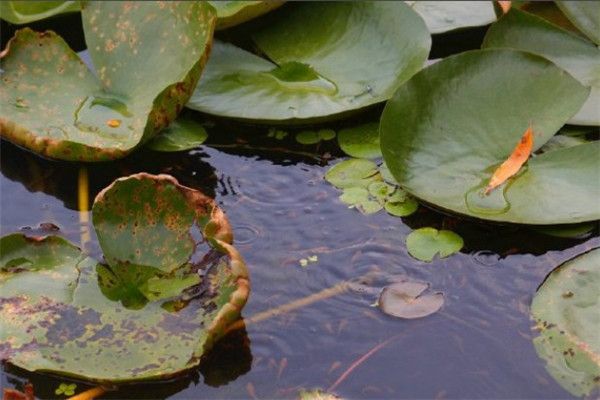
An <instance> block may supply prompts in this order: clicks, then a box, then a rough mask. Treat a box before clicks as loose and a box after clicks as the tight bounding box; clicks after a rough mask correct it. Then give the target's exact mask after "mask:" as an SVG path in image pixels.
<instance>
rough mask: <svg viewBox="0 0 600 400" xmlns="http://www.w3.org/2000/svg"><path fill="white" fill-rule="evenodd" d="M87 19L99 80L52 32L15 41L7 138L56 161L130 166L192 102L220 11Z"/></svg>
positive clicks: (110, 11) (136, 9) (3, 97)
mask: <svg viewBox="0 0 600 400" xmlns="http://www.w3.org/2000/svg"><path fill="white" fill-rule="evenodd" d="M82 18H83V26H84V31H85V35H86V43H87V45H88V49H89V54H90V56H91V58H92V60H93V63H94V67H95V70H96V71H97V74H98V77H96V76H95V75H94V74H93V73H92V72H91V71H89V70H88V69H87V68H86V67H85V65H84V64H83V63H82V62H81V60H80V59H79V57H77V55H76V54H75V53H74V52H73V51H72V50H71V49H69V48H68V46H67V45H66V43H65V42H64V41H63V40H62V39H61V38H60V37H59V36H57V35H56V34H54V33H53V32H44V33H38V32H34V31H32V30H30V29H28V28H26V29H23V30H20V31H18V32H17V34H16V35H15V37H14V38H13V39H11V41H10V42H9V45H8V51H7V54H6V56H5V57H4V58H3V59H2V64H1V67H2V69H3V70H4V73H3V74H2V79H0V88H1V90H0V110H1V111H0V134H1V135H2V137H3V138H5V139H7V140H9V141H11V142H13V143H15V144H17V145H19V146H22V147H25V148H27V149H29V150H31V151H34V152H37V153H39V154H41V155H44V156H47V157H52V158H59V159H65V160H80V161H99V160H107V159H115V158H119V157H123V156H124V155H126V154H127V153H129V152H131V151H132V150H133V149H134V148H135V147H136V146H138V145H139V144H140V143H143V142H145V141H147V140H148V139H150V138H151V137H152V136H153V135H154V134H155V133H156V132H158V131H160V130H162V129H164V128H165V127H166V126H168V125H169V123H170V122H171V121H173V120H174V119H175V117H176V116H177V114H178V113H179V111H180V110H181V108H182V107H183V105H184V104H185V103H186V102H187V100H188V98H189V96H190V95H191V92H192V90H193V89H194V87H195V86H196V82H197V80H198V78H199V76H200V72H201V71H202V68H203V65H204V63H205V60H206V57H207V50H208V47H209V44H210V40H211V37H212V30H213V26H214V23H215V19H216V17H215V15H214V10H213V9H212V7H210V6H209V5H208V4H205V3H200V2H180V3H174V2H140V3H129V2H87V3H85V6H84V7H83V10H82ZM50 60H52V62H49V61H50Z"/></svg>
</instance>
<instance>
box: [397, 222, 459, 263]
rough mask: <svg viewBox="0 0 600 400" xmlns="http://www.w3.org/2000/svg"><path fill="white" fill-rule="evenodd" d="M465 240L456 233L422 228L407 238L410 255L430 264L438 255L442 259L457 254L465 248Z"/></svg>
mask: <svg viewBox="0 0 600 400" xmlns="http://www.w3.org/2000/svg"><path fill="white" fill-rule="evenodd" d="M463 244H464V243H463V240H462V238H461V237H460V236H458V235H457V234H456V233H454V232H452V231H448V230H439V231H438V230H437V229H435V228H429V227H428V228H420V229H416V230H414V231H412V232H411V233H409V234H408V236H407V237H406V248H407V250H408V254H410V255H411V256H413V257H414V258H416V259H417V260H421V261H426V262H430V261H432V260H433V258H434V257H435V256H436V255H439V257H440V258H444V257H448V256H449V255H452V254H454V253H457V252H458V251H460V249H462V247H463Z"/></svg>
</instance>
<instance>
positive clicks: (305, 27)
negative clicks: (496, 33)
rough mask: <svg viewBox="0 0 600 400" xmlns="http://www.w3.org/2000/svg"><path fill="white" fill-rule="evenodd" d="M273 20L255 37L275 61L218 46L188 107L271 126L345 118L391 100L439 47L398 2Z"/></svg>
mask: <svg viewBox="0 0 600 400" xmlns="http://www.w3.org/2000/svg"><path fill="white" fill-rule="evenodd" d="M284 11H285V12H284ZM271 16H273V18H272V19H269V22H268V23H265V24H264V25H262V26H261V27H259V28H258V30H257V31H255V32H254V34H253V39H254V41H255V43H256V45H257V47H258V49H259V50H260V54H265V55H266V57H268V59H267V58H262V57H259V56H257V55H254V54H252V53H249V52H247V51H245V50H242V49H240V48H238V47H235V46H233V45H231V44H227V43H223V42H219V41H215V43H214V47H213V50H212V53H211V56H210V60H209V62H208V65H207V67H206V70H205V72H204V74H203V76H202V79H201V81H200V83H199V85H198V89H197V90H196V92H195V93H194V95H193V96H192V98H191V99H190V102H189V103H188V107H190V108H193V109H196V110H199V111H203V112H206V113H209V114H215V115H219V116H225V117H232V118H239V119H244V120H251V121H257V122H265V123H270V122H287V123H289V122H302V123H305V122H314V121H315V120H322V119H331V118H336V117H341V116H343V115H345V113H347V112H349V111H352V110H358V109H361V108H364V107H366V106H369V105H372V104H376V103H380V102H383V101H385V100H387V99H388V98H389V97H390V96H391V95H392V93H393V92H394V90H395V89H396V88H397V87H398V86H400V85H401V84H402V83H403V82H404V81H406V80H407V79H408V78H409V77H410V76H412V75H413V74H414V73H415V72H417V71H418V70H419V69H420V68H421V67H422V66H423V63H424V62H425V60H426V59H427V55H428V53H429V48H430V46H431V38H430V35H429V33H428V32H427V28H426V26H425V24H424V23H423V21H422V20H421V19H420V18H418V17H417V16H416V14H415V13H414V12H413V11H412V10H411V9H410V8H409V7H407V6H406V5H405V4H402V3H398V2H298V3H295V4H292V5H289V6H288V7H286V8H285V10H283V9H282V10H280V11H277V12H275V13H272V14H271V15H269V16H268V17H267V18H270V17H271ZM398 49H402V51H398Z"/></svg>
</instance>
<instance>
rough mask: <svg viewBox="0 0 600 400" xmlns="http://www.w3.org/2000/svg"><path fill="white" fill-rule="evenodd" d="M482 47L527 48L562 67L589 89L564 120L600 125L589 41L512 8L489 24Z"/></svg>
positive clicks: (597, 77) (599, 53)
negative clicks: (570, 115) (578, 104)
mask: <svg viewBox="0 0 600 400" xmlns="http://www.w3.org/2000/svg"><path fill="white" fill-rule="evenodd" d="M598 13H600V9H599V10H598ZM483 47H484V48H494V47H510V48H514V49H518V50H524V51H528V52H531V53H535V54H539V55H541V56H543V57H545V58H547V59H549V60H550V61H552V62H553V63H555V64H556V65H558V66H559V67H561V68H564V69H565V70H566V71H567V72H569V73H570V74H571V75H573V76H574V77H575V78H576V79H577V80H579V82H581V83H583V84H584V85H585V86H589V87H591V89H592V91H591V93H590V96H589V98H588V100H587V101H586V102H585V104H584V105H583V106H582V107H581V109H580V110H579V112H578V113H577V114H575V115H574V116H573V117H572V118H571V119H569V121H568V123H570V124H577V125H600V112H598V110H600V49H598V47H597V46H595V45H594V44H593V43H591V42H590V41H588V40H585V39H583V38H581V37H580V36H578V35H576V34H574V33H571V32H568V31H566V30H563V29H562V28H559V27H558V26H555V25H553V24H551V23H550V22H547V21H545V20H543V19H542V18H539V17H537V16H535V15H532V14H528V13H525V12H523V11H519V10H516V9H514V10H511V11H510V12H509V13H508V14H506V15H505V16H503V17H502V18H500V19H499V20H498V22H496V23H495V24H493V25H492V26H491V27H490V29H489V30H488V32H487V34H486V36H485V40H484V42H483Z"/></svg>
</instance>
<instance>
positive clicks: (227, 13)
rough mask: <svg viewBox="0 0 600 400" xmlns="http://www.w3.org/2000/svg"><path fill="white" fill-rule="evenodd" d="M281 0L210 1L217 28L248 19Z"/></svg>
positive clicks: (265, 11) (271, 8)
mask: <svg viewBox="0 0 600 400" xmlns="http://www.w3.org/2000/svg"><path fill="white" fill-rule="evenodd" d="M283 3H284V2H283V1H281V0H269V1H260V0H259V1H211V2H210V4H211V5H212V6H213V7H214V8H215V9H216V10H217V17H218V19H217V29H225V28H230V27H232V26H235V25H238V24H241V23H243V22H246V21H249V20H251V19H253V18H256V17H258V16H261V15H263V14H265V13H268V12H269V11H271V10H274V9H276V8H278V7H280V6H281V5H283Z"/></svg>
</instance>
